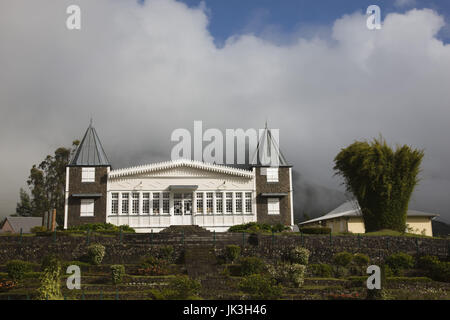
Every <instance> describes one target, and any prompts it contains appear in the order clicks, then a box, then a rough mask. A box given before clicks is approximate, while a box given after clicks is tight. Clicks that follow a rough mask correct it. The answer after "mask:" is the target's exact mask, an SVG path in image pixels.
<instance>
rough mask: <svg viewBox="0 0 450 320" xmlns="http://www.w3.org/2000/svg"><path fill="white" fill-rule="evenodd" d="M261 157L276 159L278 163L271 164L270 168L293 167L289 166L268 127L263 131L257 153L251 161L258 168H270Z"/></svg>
mask: <svg viewBox="0 0 450 320" xmlns="http://www.w3.org/2000/svg"><path fill="white" fill-rule="evenodd" d="M261 155H265V156H266V157H267V158H268V159H267V160H269V159H272V158H273V159H276V161H277V162H278V163H275V164H269V165H270V166H275V167H290V166H291V165H290V164H288V162H287V160H286V158H285V157H284V155H283V153H282V152H281V150H280V147H279V145H278V143H277V141H275V138H274V137H273V135H272V132H271V131H270V129H269V128H268V127H267V123H266V127H265V129H264V131H263V134H262V135H261V137H260V139H259V141H258V144H257V145H256V150H255V153H254V155H253V157H252V159H251V164H253V165H256V166H267V167H268V166H269V165H268V164H267V162H268V161H267V160H266V161H261V158H260V157H261Z"/></svg>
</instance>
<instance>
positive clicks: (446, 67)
mask: <svg viewBox="0 0 450 320" xmlns="http://www.w3.org/2000/svg"><path fill="white" fill-rule="evenodd" d="M76 2H77V4H78V5H79V6H80V7H81V10H82V29H81V30H80V31H69V30H67V29H66V27H65V19H66V16H67V15H66V13H65V10H66V7H67V6H68V5H70V4H73V1H57V2H56V1H52V0H41V1H39V2H37V1H25V0H14V1H12V0H11V1H2V2H1V3H0V43H1V50H0V63H1V66H2V68H1V69H2V71H1V73H0V108H1V111H2V113H1V114H2V116H1V118H0V137H1V138H0V150H2V157H0V176H1V177H2V179H1V180H0V215H7V214H11V213H13V212H14V208H15V202H16V200H17V197H18V190H19V188H20V187H21V186H24V185H25V183H24V181H25V180H26V177H27V175H28V170H29V168H30V167H31V165H32V164H34V163H37V162H39V161H40V160H42V159H43V158H44V157H45V155H47V154H49V153H51V152H52V151H53V150H54V149H55V148H56V147H58V146H60V145H70V143H71V141H72V140H73V139H75V138H81V135H82V134H83V133H84V130H85V129H86V127H87V126H88V124H89V118H90V117H91V116H92V117H93V119H94V125H95V127H96V128H97V131H98V133H99V135H100V138H101V139H102V141H103V145H104V148H105V150H106V152H107V153H108V156H109V158H110V160H111V161H112V163H113V166H114V167H123V166H130V165H137V164H143V163H149V162H153V161H160V160H167V159H168V158H169V157H170V151H171V148H172V147H173V145H174V143H172V142H170V134H171V132H172V131H173V130H174V129H176V128H187V129H189V130H192V129H193V121H194V120H202V121H203V125H204V128H207V127H210V128H212V127H214V128H219V129H223V130H224V129H225V128H261V127H263V125H264V122H265V120H266V119H268V122H269V126H270V127H273V128H279V129H280V142H281V147H282V149H283V151H284V154H285V156H286V157H287V159H288V160H289V161H290V162H291V163H292V164H293V165H294V168H295V170H296V171H297V172H299V173H300V174H301V179H304V181H310V182H313V183H314V184H318V185H322V186H324V187H327V188H332V189H340V190H343V187H342V186H341V185H340V183H341V181H339V180H338V179H337V178H336V177H334V176H333V171H332V167H333V158H334V156H335V155H336V154H337V153H338V152H339V150H340V149H341V148H343V147H345V146H347V145H349V144H350V143H352V142H353V141H354V140H356V139H370V138H372V137H376V136H378V135H379V134H380V133H382V134H383V135H384V137H385V138H386V139H387V140H388V142H391V143H393V144H395V143H399V144H410V145H413V146H415V147H418V148H423V149H425V155H426V156H425V159H424V162H423V171H422V174H421V183H420V185H419V187H418V188H417V191H416V192H415V194H414V197H413V201H412V206H413V207H414V208H415V209H419V210H428V211H437V212H438V213H440V214H441V215H443V216H447V217H450V212H449V210H448V208H449V207H450V198H449V197H448V190H450V168H449V166H448V163H450V148H449V143H448V137H449V136H450V126H449V125H448V124H449V120H450V110H449V101H450V90H448V83H450V47H449V46H448V45H444V44H443V43H442V42H441V41H440V40H438V39H437V38H436V34H437V33H438V31H439V30H440V29H441V28H442V27H443V26H444V19H443V18H442V17H441V16H440V15H439V14H438V13H436V12H434V11H431V10H427V9H424V10H411V11H409V12H406V13H404V14H389V15H387V16H386V17H385V20H384V21H383V29H382V30H378V31H369V30H368V29H367V28H366V17H365V16H364V15H363V13H362V12H356V13H352V14H349V15H345V16H343V17H341V18H340V19H338V20H336V21H335V23H334V25H333V27H332V29H331V30H329V36H328V37H308V38H303V37H302V36H301V35H298V36H297V37H296V38H295V39H293V41H289V43H285V44H280V43H277V42H275V41H271V40H270V39H268V38H263V37H259V36H255V35H254V34H251V33H244V34H240V35H236V36H233V37H230V38H229V39H227V41H226V42H225V43H224V45H223V46H221V47H220V48H219V47H217V46H215V45H214V39H213V37H212V35H211V34H210V33H209V31H208V22H209V16H208V9H207V8H204V7H202V6H201V7H197V8H190V7H188V6H186V5H185V4H182V3H179V2H175V1H173V0H148V1H146V2H145V4H144V5H140V4H138V3H137V2H135V1H118V0H115V1H107V0H96V1H87V0H79V1H76ZM299 189H302V186H300V188H299ZM300 198H301V199H306V198H305V196H304V195H303V196H302V197H299V199H300ZM316 198H317V201H318V202H320V201H321V199H320V197H316ZM305 201H307V200H305ZM299 210H302V209H299ZM300 214H301V212H297V213H296V215H300Z"/></svg>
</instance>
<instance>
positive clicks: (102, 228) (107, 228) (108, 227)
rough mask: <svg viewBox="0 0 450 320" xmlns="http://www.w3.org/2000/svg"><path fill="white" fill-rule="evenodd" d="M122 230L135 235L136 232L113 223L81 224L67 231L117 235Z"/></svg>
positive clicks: (125, 226)
mask: <svg viewBox="0 0 450 320" xmlns="http://www.w3.org/2000/svg"><path fill="white" fill-rule="evenodd" d="M120 229H122V232H125V233H134V232H135V230H134V229H133V228H131V227H130V226H128V225H121V226H116V225H114V224H112V223H86V224H81V225H78V226H73V227H70V228H68V229H67V231H66V232H72V231H87V230H91V231H95V232H104V233H117V232H120Z"/></svg>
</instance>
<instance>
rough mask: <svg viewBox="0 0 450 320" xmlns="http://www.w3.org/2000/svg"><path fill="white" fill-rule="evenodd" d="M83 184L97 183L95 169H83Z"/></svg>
mask: <svg viewBox="0 0 450 320" xmlns="http://www.w3.org/2000/svg"><path fill="white" fill-rule="evenodd" d="M81 182H95V168H82V169H81Z"/></svg>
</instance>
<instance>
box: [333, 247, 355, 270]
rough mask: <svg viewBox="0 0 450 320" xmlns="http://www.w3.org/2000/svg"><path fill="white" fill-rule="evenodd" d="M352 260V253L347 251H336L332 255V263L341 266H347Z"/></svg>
mask: <svg viewBox="0 0 450 320" xmlns="http://www.w3.org/2000/svg"><path fill="white" fill-rule="evenodd" d="M352 260H353V255H352V254H351V253H350V252H347V251H343V252H339V253H336V254H335V255H334V257H333V263H334V264H335V265H337V266H341V267H347V266H348V265H349V264H350V263H351V262H352Z"/></svg>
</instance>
